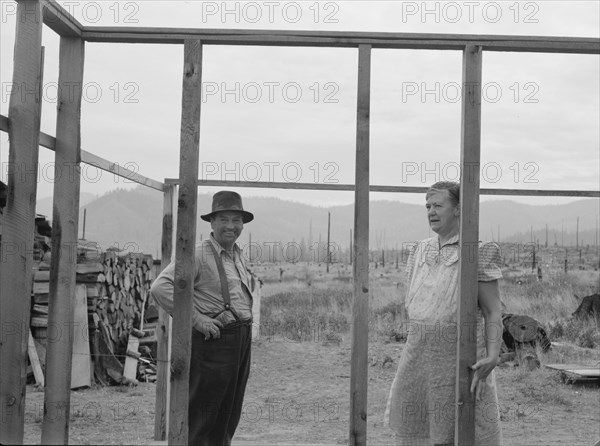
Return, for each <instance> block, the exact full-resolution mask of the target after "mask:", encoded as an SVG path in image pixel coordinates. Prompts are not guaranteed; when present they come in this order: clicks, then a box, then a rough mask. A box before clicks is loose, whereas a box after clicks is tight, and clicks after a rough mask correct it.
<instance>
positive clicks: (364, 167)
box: [349, 45, 371, 446]
mask: <svg viewBox="0 0 600 446" xmlns="http://www.w3.org/2000/svg"><path fill="white" fill-rule="evenodd" d="M370 99H371V45H359V47H358V104H357V116H356V118H357V123H356V176H355V184H356V188H355V191H354V258H353V267H352V273H353V276H354V287H353V306H352V353H351V364H350V367H351V369H350V441H349V444H350V445H351V446H359V445H366V444H367V383H368V380H367V363H368V347H369V344H368V337H369V333H368V331H369V327H368V321H367V316H368V311H369V123H370Z"/></svg>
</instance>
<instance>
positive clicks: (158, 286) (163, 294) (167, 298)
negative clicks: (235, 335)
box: [150, 261, 223, 339]
mask: <svg viewBox="0 0 600 446" xmlns="http://www.w3.org/2000/svg"><path fill="white" fill-rule="evenodd" d="M196 274H198V273H196ZM174 277H175V262H174V261H173V262H171V263H169V264H168V265H167V267H166V268H165V269H164V270H163V271H162V272H161V273H160V274H159V275H158V277H157V278H156V279H155V280H154V282H153V283H152V286H151V287H150V294H151V295H152V297H154V299H155V300H156V302H157V303H158V305H160V306H161V307H162V308H164V309H165V311H166V312H167V313H169V314H170V315H171V316H173V309H174V307H175V302H174V300H173V294H174V280H173V278H174ZM192 327H194V328H195V329H196V330H198V331H200V332H201V333H202V334H204V336H205V337H206V339H208V338H209V337H211V336H212V337H214V338H219V337H220V331H219V328H222V327H223V324H222V323H221V322H220V321H218V320H216V319H212V318H211V317H209V316H206V315H204V314H202V313H200V312H199V311H198V310H197V309H196V308H195V307H194V306H192Z"/></svg>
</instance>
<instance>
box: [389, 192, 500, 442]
mask: <svg viewBox="0 0 600 446" xmlns="http://www.w3.org/2000/svg"><path fill="white" fill-rule="evenodd" d="M459 191H460V186H459V184H458V183H453V182H439V183H436V184H434V185H433V186H431V187H430V188H429V190H428V191H427V195H426V200H427V201H426V208H427V217H428V220H429V225H430V227H431V229H432V230H433V231H434V232H435V233H436V234H437V236H435V237H432V238H429V239H426V240H423V241H421V242H419V243H418V244H417V246H416V247H415V249H414V250H413V251H412V252H411V254H410V257H409V259H408V264H407V275H408V291H407V295H406V301H405V304H406V309H407V313H408V317H409V319H410V323H409V325H408V339H407V342H406V346H405V348H404V350H403V352H402V358H401V359H400V364H399V365H398V371H397V373H396V377H395V379H394V382H393V384H392V388H391V391H390V396H389V399H388V405H387V410H386V414H385V415H386V422H387V423H388V424H389V426H390V428H392V429H393V430H394V431H395V432H396V433H397V438H398V441H399V444H400V445H411V446H414V445H428V446H429V445H440V444H444V445H445V444H454V421H455V407H456V406H455V387H456V340H457V327H456V310H457V303H458V302H457V301H458V299H459V297H458V281H459V277H458V266H459V263H460V262H459V261H458V260H459V249H460V246H459V242H458V233H459V222H460V215H459V213H460V206H459V203H458V201H459V195H460V194H459ZM499 263H500V249H499V247H498V245H496V244H495V243H487V244H480V245H479V263H478V281H479V287H478V288H479V292H478V303H479V305H478V323H477V358H478V361H477V362H476V363H475V364H474V365H473V366H472V367H471V368H472V369H473V371H474V372H473V380H472V384H471V392H472V393H474V394H475V398H476V403H475V442H476V443H475V444H477V445H485V446H494V445H500V444H501V442H502V440H501V431H500V414H499V410H498V398H497V394H496V381H495V378H494V373H493V369H494V367H496V365H497V363H498V356H499V353H500V345H501V342H502V320H501V302H500V294H499V291H498V280H497V279H499V278H500V277H502V274H501V272H500V268H499V266H498V265H499ZM482 316H483V321H484V324H482V323H481V322H482ZM484 333H487V334H489V336H484Z"/></svg>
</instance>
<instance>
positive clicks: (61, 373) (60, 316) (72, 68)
mask: <svg viewBox="0 0 600 446" xmlns="http://www.w3.org/2000/svg"><path fill="white" fill-rule="evenodd" d="M84 46H85V43H84V42H83V41H82V40H81V39H79V38H74V37H61V39H60V52H59V74H58V84H59V86H60V88H59V91H60V97H59V98H58V102H57V107H56V108H57V115H56V147H55V150H54V155H55V164H56V165H57V166H59V167H60V169H61V170H62V172H69V175H66V174H65V175H57V176H56V179H55V180H54V203H53V212H52V261H51V264H50V292H49V296H48V324H49V325H50V326H55V327H64V328H63V329H62V336H61V338H60V340H59V342H50V343H48V346H47V349H46V354H47V360H46V388H45V393H44V404H45V405H46V406H47V407H56V411H55V412H53V416H52V417H44V420H43V422H42V443H44V444H67V443H68V440H69V418H70V413H71V411H70V390H71V365H72V354H73V317H74V308H75V302H76V299H75V275H76V261H77V234H78V228H79V190H80V176H81V175H80V152H79V151H80V149H81V99H82V85H83V63H84ZM69 86H76V87H75V88H69ZM85 308H87V304H86V307H85ZM88 352H89V351H88ZM87 370H88V371H87V375H88V379H89V374H90V373H89V369H87Z"/></svg>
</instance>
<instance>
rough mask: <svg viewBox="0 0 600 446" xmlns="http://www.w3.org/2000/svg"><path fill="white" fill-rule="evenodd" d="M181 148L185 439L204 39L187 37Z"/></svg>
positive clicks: (179, 314) (179, 406)
mask: <svg viewBox="0 0 600 446" xmlns="http://www.w3.org/2000/svg"><path fill="white" fill-rule="evenodd" d="M183 61H184V68H183V97H182V111H181V152H180V161H179V178H181V185H180V186H179V197H178V201H177V203H178V209H177V238H176V240H177V243H176V248H175V277H174V283H175V287H174V300H175V309H174V311H173V342H172V343H171V349H172V356H171V401H170V410H169V417H170V419H169V444H173V445H186V444H187V442H188V441H187V440H188V397H189V382H188V380H189V373H190V354H191V335H192V308H193V307H192V296H193V291H194V289H193V287H194V262H195V258H194V252H195V245H196V205H197V196H198V188H197V186H196V179H197V178H198V163H199V143H200V100H201V98H200V89H201V88H200V86H201V77H202V76H201V70H202V44H201V42H200V41H199V40H186V41H185V45H184V59H183Z"/></svg>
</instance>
